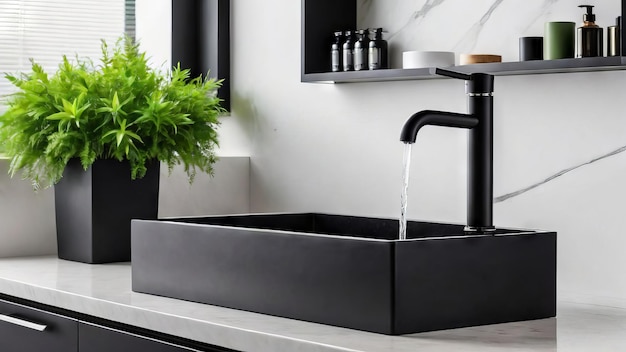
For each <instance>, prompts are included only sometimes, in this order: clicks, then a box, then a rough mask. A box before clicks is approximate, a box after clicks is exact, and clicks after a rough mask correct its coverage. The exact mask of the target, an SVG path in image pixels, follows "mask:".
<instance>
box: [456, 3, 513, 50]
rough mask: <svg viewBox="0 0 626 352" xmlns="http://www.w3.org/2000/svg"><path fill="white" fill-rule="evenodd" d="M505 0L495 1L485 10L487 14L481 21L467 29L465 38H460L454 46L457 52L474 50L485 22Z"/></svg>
mask: <svg viewBox="0 0 626 352" xmlns="http://www.w3.org/2000/svg"><path fill="white" fill-rule="evenodd" d="M503 1H504V0H496V1H494V3H493V4H492V5H491V6H490V7H489V9H488V10H487V12H485V14H484V15H483V16H482V17H481V18H480V21H478V22H476V23H475V24H474V25H473V26H472V28H470V30H469V31H467V33H466V34H465V35H464V36H463V38H461V40H459V42H458V43H457V45H456V46H455V47H454V51H455V52H464V53H469V52H472V51H473V50H474V48H475V47H476V42H477V41H478V38H479V37H480V33H481V32H482V30H483V28H484V25H485V23H487V21H488V20H489V18H491V14H493V12H494V11H495V10H496V9H497V8H498V6H499V5H500V4H502V2H503Z"/></svg>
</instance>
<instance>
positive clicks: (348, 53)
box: [342, 31, 354, 71]
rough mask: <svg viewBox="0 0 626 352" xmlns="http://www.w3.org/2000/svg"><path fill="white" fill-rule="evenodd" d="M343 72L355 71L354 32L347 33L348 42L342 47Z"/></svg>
mask: <svg viewBox="0 0 626 352" xmlns="http://www.w3.org/2000/svg"><path fill="white" fill-rule="evenodd" d="M342 48H343V50H342V52H343V55H342V60H343V70H344V71H354V32H353V31H346V41H345V42H343V46H342Z"/></svg>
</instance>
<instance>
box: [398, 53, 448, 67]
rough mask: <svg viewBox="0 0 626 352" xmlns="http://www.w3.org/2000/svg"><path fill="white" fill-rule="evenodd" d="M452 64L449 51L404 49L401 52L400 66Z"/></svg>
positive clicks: (440, 65)
mask: <svg viewBox="0 0 626 352" xmlns="http://www.w3.org/2000/svg"><path fill="white" fill-rule="evenodd" d="M448 66H454V53H453V52H451V51H405V52H403V53H402V68H423V67H448Z"/></svg>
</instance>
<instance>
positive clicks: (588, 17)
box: [578, 5, 596, 22]
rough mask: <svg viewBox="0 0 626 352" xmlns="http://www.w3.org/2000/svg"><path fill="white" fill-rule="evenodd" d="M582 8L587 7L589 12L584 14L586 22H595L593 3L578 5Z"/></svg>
mask: <svg viewBox="0 0 626 352" xmlns="http://www.w3.org/2000/svg"><path fill="white" fill-rule="evenodd" d="M578 7H580V8H583V7H584V8H586V9H587V13H586V14H584V15H583V21H585V22H595V21H596V15H594V14H593V5H578Z"/></svg>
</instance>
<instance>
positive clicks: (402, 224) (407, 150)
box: [400, 143, 413, 240]
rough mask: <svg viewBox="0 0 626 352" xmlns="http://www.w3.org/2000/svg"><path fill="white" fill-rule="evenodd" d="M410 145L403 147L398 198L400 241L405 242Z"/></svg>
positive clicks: (411, 145) (411, 147)
mask: <svg viewBox="0 0 626 352" xmlns="http://www.w3.org/2000/svg"><path fill="white" fill-rule="evenodd" d="M412 149H413V144H412V143H406V144H405V145H404V160H403V161H402V167H403V169H402V195H401V196H400V240H406V225H407V222H406V207H407V202H408V193H409V173H410V170H411V168H410V166H411V150H412Z"/></svg>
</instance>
